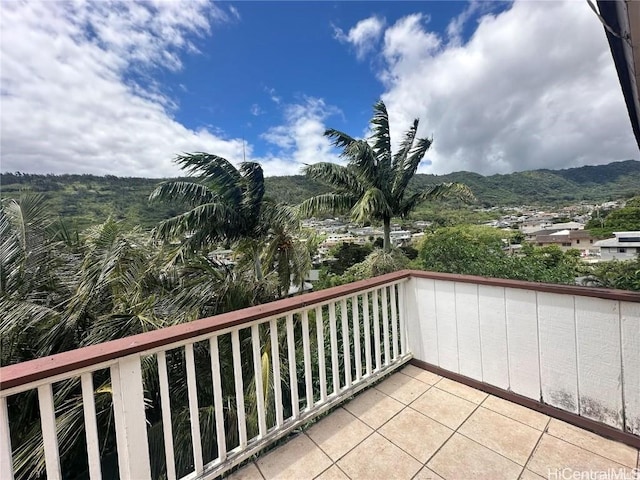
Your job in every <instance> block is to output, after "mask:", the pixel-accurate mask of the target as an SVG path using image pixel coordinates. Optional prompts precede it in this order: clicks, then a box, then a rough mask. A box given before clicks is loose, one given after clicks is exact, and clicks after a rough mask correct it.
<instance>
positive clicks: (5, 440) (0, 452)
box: [0, 397, 13, 480]
mask: <svg viewBox="0 0 640 480" xmlns="http://www.w3.org/2000/svg"><path fill="white" fill-rule="evenodd" d="M0 440H1V441H0V478H6V479H8V480H13V458H12V451H11V431H10V429H9V412H8V410H7V399H6V398H5V397H0Z"/></svg>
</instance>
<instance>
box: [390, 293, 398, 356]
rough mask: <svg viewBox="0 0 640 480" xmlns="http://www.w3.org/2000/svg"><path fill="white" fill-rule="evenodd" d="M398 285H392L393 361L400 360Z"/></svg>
mask: <svg viewBox="0 0 640 480" xmlns="http://www.w3.org/2000/svg"><path fill="white" fill-rule="evenodd" d="M396 286H397V285H396V284H393V285H391V336H392V337H393V359H394V360H395V359H396V358H398V304H397V303H396V302H397V299H398V297H397V295H396Z"/></svg>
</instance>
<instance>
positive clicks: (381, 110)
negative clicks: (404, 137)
mask: <svg viewBox="0 0 640 480" xmlns="http://www.w3.org/2000/svg"><path fill="white" fill-rule="evenodd" d="M370 123H371V125H372V126H373V135H372V136H371V138H370V140H371V141H372V142H373V150H374V151H375V153H376V158H377V159H378V166H379V168H380V169H381V170H383V171H385V172H389V171H390V170H391V135H390V133H389V114H388V113H387V107H386V105H385V104H384V102H383V101H382V100H378V101H377V102H376V103H375V105H374V106H373V118H372V119H371V122H370Z"/></svg>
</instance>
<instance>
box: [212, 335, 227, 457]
mask: <svg viewBox="0 0 640 480" xmlns="http://www.w3.org/2000/svg"><path fill="white" fill-rule="evenodd" d="M209 352H210V357H211V375H212V377H213V408H214V410H215V412H214V413H215V418H216V440H217V442H216V443H217V445H218V459H219V461H221V462H224V461H225V460H226V458H227V439H226V433H225V432H226V429H225V424H224V411H223V407H222V381H221V379H220V349H219V345H218V337H217V336H215V337H212V338H211V340H210V341H209Z"/></svg>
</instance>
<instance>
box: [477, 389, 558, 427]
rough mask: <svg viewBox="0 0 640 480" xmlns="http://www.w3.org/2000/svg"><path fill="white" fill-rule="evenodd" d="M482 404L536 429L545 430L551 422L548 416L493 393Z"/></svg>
mask: <svg viewBox="0 0 640 480" xmlns="http://www.w3.org/2000/svg"><path fill="white" fill-rule="evenodd" d="M482 406H483V407H485V408H488V409H489V410H493V411H494V412H498V413H501V414H502V415H504V416H505V417H509V418H513V419H514V420H517V421H519V422H522V423H524V424H526V425H529V426H530V427H533V428H535V429H536V430H544V429H545V427H546V426H547V423H549V417H548V416H546V415H543V414H542V413H540V412H536V411H535V410H531V409H530V408H527V407H523V406H522V405H518V404H517V403H513V402H509V401H507V400H505V399H503V398H500V397H494V396H493V395H489V396H488V397H487V399H486V400H485V401H484V402H482Z"/></svg>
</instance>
